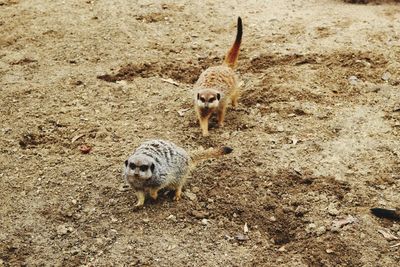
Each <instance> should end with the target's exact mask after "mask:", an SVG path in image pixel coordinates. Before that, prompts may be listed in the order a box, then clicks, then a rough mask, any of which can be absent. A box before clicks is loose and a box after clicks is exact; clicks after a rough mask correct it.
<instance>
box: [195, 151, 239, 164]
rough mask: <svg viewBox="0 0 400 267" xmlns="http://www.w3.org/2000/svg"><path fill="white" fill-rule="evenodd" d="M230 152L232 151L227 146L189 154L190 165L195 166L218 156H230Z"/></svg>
mask: <svg viewBox="0 0 400 267" xmlns="http://www.w3.org/2000/svg"><path fill="white" fill-rule="evenodd" d="M232 151H233V149H232V148H230V147H227V146H224V147H219V148H209V149H206V150H199V151H195V152H193V153H192V154H191V159H192V165H193V166H195V165H196V164H198V163H200V162H201V161H203V160H206V159H209V158H218V157H220V156H223V155H227V154H230V153H231V152H232Z"/></svg>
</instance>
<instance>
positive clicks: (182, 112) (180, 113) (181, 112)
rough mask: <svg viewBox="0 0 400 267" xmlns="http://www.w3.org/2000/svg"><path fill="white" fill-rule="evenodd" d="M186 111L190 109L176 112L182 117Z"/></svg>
mask: <svg viewBox="0 0 400 267" xmlns="http://www.w3.org/2000/svg"><path fill="white" fill-rule="evenodd" d="M188 110H190V108H184V109H180V110H178V114H179V116H181V117H183V116H184V115H185V112H186V111H188Z"/></svg>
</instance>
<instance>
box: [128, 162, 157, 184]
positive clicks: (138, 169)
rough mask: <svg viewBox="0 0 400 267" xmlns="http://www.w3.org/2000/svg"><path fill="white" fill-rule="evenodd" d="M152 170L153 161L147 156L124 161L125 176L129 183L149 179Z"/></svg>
mask: <svg viewBox="0 0 400 267" xmlns="http://www.w3.org/2000/svg"><path fill="white" fill-rule="evenodd" d="M154 168H155V165H154V159H153V158H151V157H149V156H147V155H133V156H131V157H129V158H128V159H127V160H125V176H126V178H127V180H128V182H130V183H133V182H134V181H135V180H142V181H145V180H148V179H150V178H151V177H152V176H153V172H154Z"/></svg>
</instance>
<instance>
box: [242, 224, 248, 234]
mask: <svg viewBox="0 0 400 267" xmlns="http://www.w3.org/2000/svg"><path fill="white" fill-rule="evenodd" d="M243 232H244V233H245V234H247V233H248V232H249V227H248V226H247V223H245V224H244V226H243Z"/></svg>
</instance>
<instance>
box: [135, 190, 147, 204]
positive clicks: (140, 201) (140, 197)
mask: <svg viewBox="0 0 400 267" xmlns="http://www.w3.org/2000/svg"><path fill="white" fill-rule="evenodd" d="M136 197H137V199H138V201H137V202H136V205H135V207H140V206H143V204H144V198H145V195H144V192H141V191H139V192H136Z"/></svg>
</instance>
